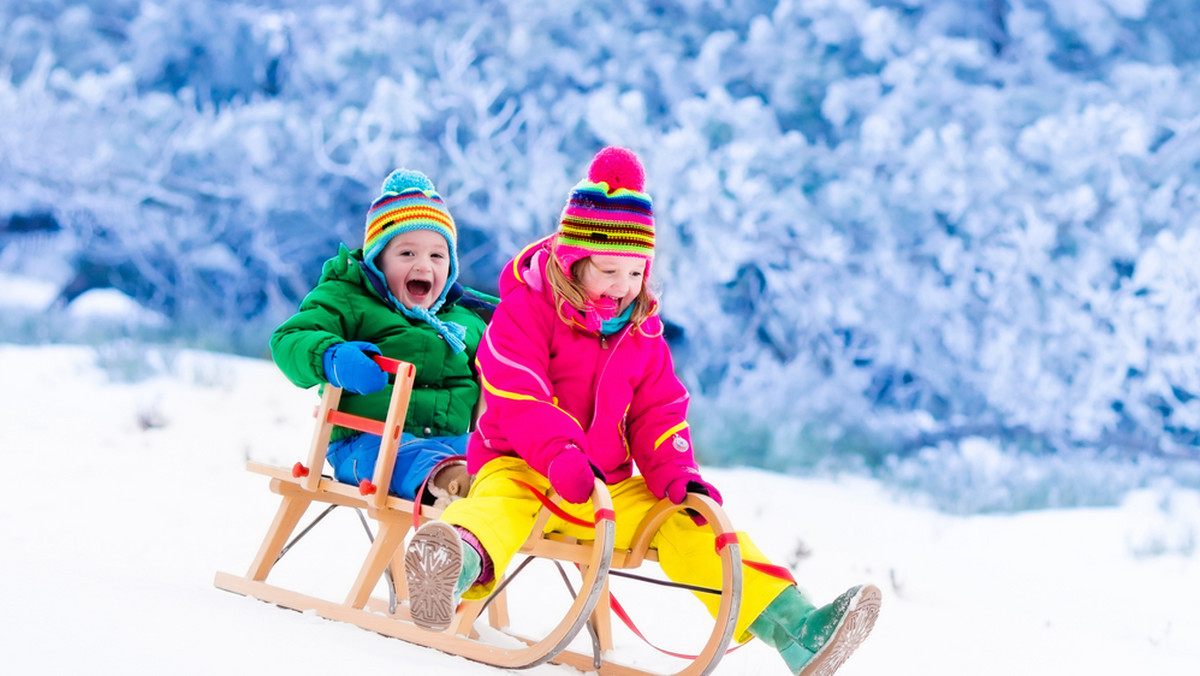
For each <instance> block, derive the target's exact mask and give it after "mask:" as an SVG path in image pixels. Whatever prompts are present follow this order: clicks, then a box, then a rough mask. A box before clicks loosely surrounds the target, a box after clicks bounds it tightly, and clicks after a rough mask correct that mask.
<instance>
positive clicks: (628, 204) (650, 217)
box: [554, 146, 654, 277]
mask: <svg viewBox="0 0 1200 676" xmlns="http://www.w3.org/2000/svg"><path fill="white" fill-rule="evenodd" d="M645 184H646V172H645V171H644V170H643V169H642V163H641V162H640V161H638V158H637V155H634V154H633V152H631V151H629V150H626V149H625V148H618V147H616V146H609V147H607V148H605V149H604V150H601V151H600V152H599V153H596V156H595V157H594V158H592V164H591V166H590V167H588V175H587V178H586V179H584V180H583V181H580V182H579V184H578V185H576V186H575V188H574V189H573V190H572V191H571V195H570V197H569V198H568V200H567V206H566V208H564V209H563V212H562V218H561V219H560V227H559V230H558V236H557V237H556V239H555V248H554V253H555V257H556V258H557V259H558V264H559V265H560V266H561V267H562V269H563V272H565V273H566V274H567V276H568V277H569V276H570V275H571V264H572V263H574V262H575V261H577V260H579V259H581V258H586V257H588V256H592V255H596V254H600V255H609V256H634V257H637V258H644V259H646V275H647V276H649V274H650V263H651V261H652V260H653V259H654V210H653V208H652V207H651V204H650V196H649V195H647V194H646V193H644V192H642V190H643V189H644V188H645Z"/></svg>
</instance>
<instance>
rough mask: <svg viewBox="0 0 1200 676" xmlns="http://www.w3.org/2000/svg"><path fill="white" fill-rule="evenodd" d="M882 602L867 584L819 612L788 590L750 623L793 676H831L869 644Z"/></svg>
mask: <svg viewBox="0 0 1200 676" xmlns="http://www.w3.org/2000/svg"><path fill="white" fill-rule="evenodd" d="M879 601H880V593H879V589H877V588H876V587H874V586H873V585H866V586H858V587H852V588H850V589H848V590H846V591H845V592H844V593H843V594H842V595H841V596H839V597H837V598H836V599H834V600H833V602H832V603H830V604H829V605H825V606H821V607H820V608H816V607H814V606H813V605H812V604H811V603H809V601H808V599H806V598H804V595H803V594H802V593H800V590H799V589H797V588H795V587H788V588H787V589H784V590H783V592H782V593H781V594H780V595H779V596H777V597H775V600H774V601H772V602H771V605H769V606H767V609H766V610H764V611H763V612H762V614H761V615H759V616H758V617H757V618H756V619H755V620H754V622H753V623H751V624H750V633H752V634H754V635H755V636H757V637H758V638H759V639H761V640H762V641H763V642H765V643H766V644H767V645H769V646H771V647H772V648H775V649H776V650H778V651H779V654H780V656H781V657H783V661H784V662H785V663H786V664H787V666H788V670H790V671H791V672H792V673H793V674H796V675H797V676H817V675H820V676H827V675H828V674H832V673H833V672H835V671H837V670H838V668H839V667H841V666H842V663H843V662H845V661H846V659H847V658H848V657H850V654H851V653H853V652H854V650H855V649H856V648H858V646H859V645H861V644H862V642H863V641H864V640H866V638H867V634H869V633H870V632H871V628H872V627H873V626H875V619H876V618H877V617H878V616H879Z"/></svg>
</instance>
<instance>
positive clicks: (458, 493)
mask: <svg viewBox="0 0 1200 676" xmlns="http://www.w3.org/2000/svg"><path fill="white" fill-rule="evenodd" d="M426 490H427V491H428V492H429V493H430V494H432V495H433V496H434V501H433V506H434V507H437V508H438V509H445V508H446V506H447V505H449V504H450V503H451V502H454V501H455V500H457V499H459V498H465V497H467V492H468V491H470V490H471V474H470V473H469V472H467V463H466V461H463V460H459V461H455V462H449V463H446V464H445V465H442V466H441V467H439V468H437V469H436V470H435V471H434V473H433V476H431V477H429V484H428V485H427V486H426Z"/></svg>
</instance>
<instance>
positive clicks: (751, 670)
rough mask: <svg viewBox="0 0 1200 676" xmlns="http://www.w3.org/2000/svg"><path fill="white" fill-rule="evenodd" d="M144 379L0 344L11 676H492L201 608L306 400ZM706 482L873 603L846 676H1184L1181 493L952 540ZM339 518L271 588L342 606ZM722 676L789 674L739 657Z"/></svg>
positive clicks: (266, 372) (904, 513) (817, 582)
mask: <svg viewBox="0 0 1200 676" xmlns="http://www.w3.org/2000/svg"><path fill="white" fill-rule="evenodd" d="M100 356H101V357H103V358H104V359H105V362H106V364H107V367H106V368H107V369H108V372H120V371H121V370H122V368H125V369H129V370H136V369H137V368H138V366H137V365H138V364H139V363H145V360H146V359H147V358H145V357H143V356H142V355H140V354H139V353H138V352H137V351H136V350H133V349H131V348H126V349H124V350H121V349H115V350H108V351H101V352H100ZM148 359H149V360H150V362H151V363H160V364H161V366H162V367H163V368H164V369H165V370H166V371H167V372H169V373H170V374H171V375H169V376H162V377H156V378H153V379H149V380H143V381H141V382H138V383H137V384H120V383H113V382H111V381H110V379H109V377H108V376H107V375H106V372H105V371H104V370H101V369H100V368H98V366H97V351H96V350H93V349H89V348H64V347H53V348H29V347H17V346H6V345H0V374H3V383H4V388H3V389H2V390H0V410H2V411H3V424H2V425H0V453H2V454H3V455H2V457H3V460H4V463H5V466H6V467H7V468H8V469H9V481H8V482H7V488H6V489H5V490H4V491H3V493H2V494H0V495H2V497H0V542H3V553H2V554H0V566H2V567H0V571H2V575H0V603H2V607H3V615H2V616H0V655H3V656H4V657H3V662H4V667H3V671H4V673H8V674H80V673H98V672H108V671H120V672H122V673H134V674H151V673H153V674H161V673H170V674H243V673H292V674H328V673H331V672H332V671H333V670H338V671H345V670H349V671H347V673H353V671H354V670H358V669H369V670H370V671H372V672H376V673H379V672H381V671H391V670H393V669H395V670H398V671H396V672H395V673H408V674H442V673H444V674H451V673H453V674H495V673H497V672H498V670H496V669H492V668H490V667H485V666H481V665H477V664H474V663H470V662H467V661H465V660H462V659H460V658H457V657H452V656H448V655H444V654H442V653H438V652H436V651H432V650H428V649H424V648H420V647H415V646H411V645H408V644H406V643H403V642H400V641H397V640H394V639H389V638H385V637H382V636H379V635H377V634H374V633H371V632H368V631H364V630H361V629H358V628H355V627H352V626H346V625H342V624H338V623H334V622H330V621H326V620H322V619H320V618H318V617H316V616H314V615H311V614H299V613H293V612H289V611H285V610H282V609H279V608H276V607H274V606H271V605H268V604H265V603H260V602H257V601H254V600H251V599H246V598H243V597H240V596H236V595H233V594H229V593H226V592H223V591H220V590H218V589H216V588H214V587H213V584H212V580H213V574H214V573H215V572H216V571H217V570H225V571H230V572H235V573H242V572H244V571H245V568H246V566H248V564H249V562H250V559H251V557H252V556H253V554H254V551H255V549H256V548H257V544H258V540H259V538H260V537H261V535H262V532H263V530H264V529H265V527H266V525H267V523H268V522H269V520H270V518H271V515H272V514H273V511H274V501H273V500H272V496H271V495H270V493H268V491H267V489H266V480H265V479H264V478H262V477H259V476H257V475H251V474H249V473H247V472H245V471H244V470H243V465H244V462H245V461H246V459H247V458H253V459H256V460H263V461H269V462H277V463H281V464H287V465H290V464H291V463H292V462H294V461H295V460H298V459H300V457H301V455H302V453H303V451H304V448H305V447H306V445H307V441H308V436H309V432H310V420H311V418H310V417H309V416H310V415H311V412H312V409H313V404H314V402H315V395H314V394H313V393H311V392H305V391H301V390H299V389H297V388H294V387H292V386H291V385H290V384H288V383H287V382H286V381H285V380H284V379H283V377H282V376H280V375H279V374H278V373H277V371H276V370H275V368H274V366H273V365H271V364H270V363H268V362H261V361H254V360H246V359H232V358H228V357H218V356H214V355H208V354H202V353H200V354H197V353H175V354H172V355H168V356H166V357H149V358H148ZM706 474H707V476H708V477H709V478H710V479H711V480H713V481H714V482H716V483H717V484H718V485H720V486H721V489H722V491H723V492H724V494H725V497H726V503H727V508H728V510H729V512H730V514H731V516H732V518H733V521H734V523H735V525H737V526H738V527H739V528H740V529H742V530H745V531H747V532H748V533H750V534H751V535H752V536H753V537H754V539H755V540H756V542H757V543H758V544H759V545H760V546H761V547H762V548H763V549H764V550H766V551H767V552H768V553H769V554H771V555H772V556H773V557H775V558H776V560H777V561H778V562H779V563H785V564H789V565H792V567H793V570H794V571H795V574H796V577H797V578H798V579H799V580H800V581H801V584H802V585H804V586H805V587H806V588H807V589H808V590H809V591H811V592H812V593H813V595H814V596H815V597H817V599H818V600H827V599H829V598H831V597H832V596H833V595H835V594H836V593H838V592H840V591H841V590H842V589H843V588H845V587H847V586H849V585H851V584H854V583H858V582H866V581H869V582H873V583H875V584H877V585H879V586H880V588H881V589H883V591H884V606H883V612H882V615H881V617H880V620H879V623H878V624H877V625H876V629H875V633H874V634H873V635H872V637H871V639H870V640H869V641H868V642H867V643H866V644H865V645H864V646H863V648H862V649H861V650H860V651H859V652H858V653H857V654H856V655H855V656H854V657H853V658H852V659H851V660H850V661H849V662H848V663H847V665H846V666H845V667H844V668H843V670H842V671H841V672H839V676H841V675H842V674H844V675H845V676H854V675H856V674H858V675H865V674H884V673H889V674H923V675H925V676H942V675H945V676H962V675H963V674H972V675H975V676H988V675H992V674H996V675H1001V674H1003V675H1004V676H1011V674H1091V675H1097V674H1122V675H1124V674H1130V673H1138V674H1156V675H1170V674H1178V675H1181V676H1182V675H1183V674H1189V675H1190V674H1195V673H1200V565H1198V562H1197V554H1196V553H1195V550H1196V546H1195V543H1196V539H1197V537H1198V536H1200V495H1197V494H1196V493H1194V492H1184V491H1175V492H1167V491H1165V490H1155V491H1145V492H1141V493H1138V494H1135V495H1132V496H1130V498H1129V500H1128V501H1127V502H1126V503H1125V504H1124V505H1122V506H1121V507H1120V508H1116V509H1088V510H1072V511H1049V512H1039V513H1027V514H1018V515H1012V516H988V517H971V518H962V517H951V516H946V515H942V514H939V513H936V512H932V511H929V510H927V509H924V508H921V507H918V506H914V505H911V504H908V503H906V502H902V501H900V502H898V501H896V500H894V499H892V498H890V497H889V496H888V494H887V493H886V492H885V491H884V490H883V489H882V488H881V487H880V486H878V485H876V484H874V483H871V482H868V481H865V480H859V479H855V480H843V481H837V482H832V481H817V480H804V479H795V478H788V477H782V476H778V475H772V474H767V473H764V472H760V471H753V470H715V469H710V470H708V471H707V472H706ZM341 518H342V520H341V521H337V520H333V519H332V517H331V521H332V523H330V524H328V526H327V527H325V528H322V529H318V532H322V533H325V534H324V535H321V536H319V537H321V538H324V539H314V540H313V541H312V542H311V543H310V542H305V543H302V545H301V547H297V549H296V550H295V551H294V552H293V553H292V554H290V555H289V559H285V560H284V561H283V562H281V564H280V568H279V573H280V575H281V576H283V577H284V578H285V579H287V580H288V581H290V582H293V583H295V584H297V585H313V586H314V588H317V589H320V590H322V591H325V590H328V593H329V594H330V595H331V596H332V597H333V598H340V597H341V596H342V595H344V593H345V590H346V589H347V587H348V585H349V583H350V581H351V575H352V571H353V570H354V568H355V566H356V563H355V561H354V559H355V558H356V557H357V556H361V552H360V551H358V550H359V549H361V548H365V545H364V544H363V543H364V542H365V536H364V535H363V533H362V531H361V526H359V525H358V524H357V522H356V520H354V517H353V516H352V513H350V514H347V515H345V516H344V517H341ZM316 537H318V536H314V538H316ZM1189 543H1190V544H1189ZM302 548H303V549H302ZM798 551H807V552H808V554H807V555H805V556H797V552H798ZM293 557H294V559H295V561H296V563H295V564H293V563H292V561H291V559H292V558H293ZM285 564H286V565H287V566H288V568H287V569H286V570H285V569H284V565H285ZM347 565H349V568H348V569H347V568H346V566H347ZM347 571H349V572H347ZM546 574H549V573H546ZM618 593H622V592H620V591H618ZM623 593H624V594H626V595H634V596H636V594H637V593H638V592H636V591H631V592H623ZM644 593H646V594H654V593H657V592H644ZM655 598H656V597H655ZM673 598H674V597H673ZM623 600H626V601H627V603H626V605H641V606H642V607H641V608H639V609H638V613H639V614H640V615H639V617H640V619H641V620H642V624H643V628H645V629H646V630H647V631H648V632H649V633H651V634H653V635H654V637H655V638H656V640H658V641H659V642H660V643H663V644H666V645H667V647H675V648H683V649H687V647H688V646H687V641H688V640H689V639H690V638H691V636H692V635H691V634H690V633H689V631H688V630H687V629H686V628H685V627H684V626H683V625H687V624H689V623H693V622H692V620H693V619H694V618H695V615H696V613H698V612H700V611H699V605H698V604H697V603H695V602H693V601H692V600H691V599H689V598H687V597H681V598H679V599H678V600H677V601H674V602H666V603H664V602H661V601H657V600H656V601H655V602H654V603H652V604H637V603H629V602H628V599H623ZM635 600H636V599H635ZM514 602H515V601H514ZM681 620H686V621H681ZM677 621H679V622H678V623H677ZM693 624H694V623H693ZM636 641H637V639H635V638H631V637H630V636H629V635H627V634H624V633H619V634H618V642H619V643H620V644H621V646H622V647H621V648H619V649H618V650H619V651H621V652H622V654H623V655H628V656H630V657H631V659H650V658H648V657H641V656H640V653H641V650H642V649H641V648H640V647H639V646H638V644H637V643H636ZM673 668H674V669H678V668H679V667H678V665H675V666H674V667H673ZM526 673H532V674H546V675H551V674H571V673H576V672H575V670H573V669H570V668H567V667H561V666H552V665H548V666H543V667H538V668H535V669H533V670H531V671H529V672H526ZM717 673H718V674H782V673H785V672H784V669H783V667H782V663H781V662H779V661H778V658H777V657H776V656H774V655H772V654H771V653H770V652H769V651H768V650H767V649H766V648H764V647H763V646H761V645H759V644H757V643H752V644H750V645H749V646H748V647H747V648H745V649H743V650H740V651H738V652H737V653H734V654H733V655H731V656H730V657H728V658H726V659H725V660H724V661H723V662H722V663H721V665H720V667H719V668H718V670H717Z"/></svg>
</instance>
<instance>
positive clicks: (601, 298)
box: [579, 255, 646, 316]
mask: <svg viewBox="0 0 1200 676" xmlns="http://www.w3.org/2000/svg"><path fill="white" fill-rule="evenodd" d="M587 261H588V264H587V265H585V266H583V270H582V271H581V272H580V274H579V283H580V284H582V285H583V291H584V293H586V294H587V297H588V300H590V301H592V302H593V303H595V304H596V305H598V306H600V307H603V306H605V305H608V304H615V305H616V311H615V312H614V313H613V316H616V315H619V314H621V313H622V312H624V311H625V308H627V307H629V304H630V303H632V302H633V301H634V300H635V299H637V296H638V294H639V293H641V291H642V281H643V276H644V275H645V272H646V259H644V258H637V257H633V256H607V255H604V256H602V255H595V256H589V257H588V259H587Z"/></svg>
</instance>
